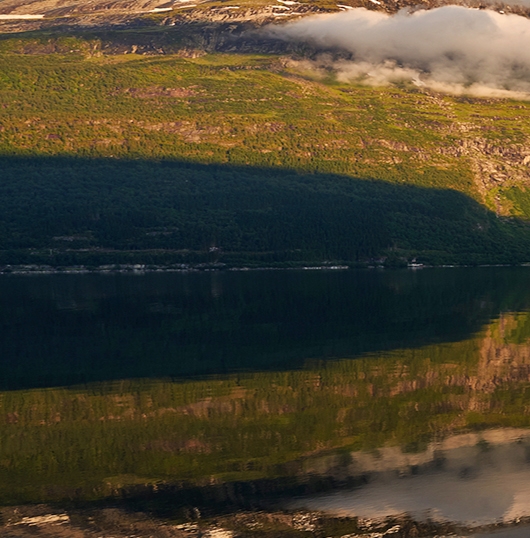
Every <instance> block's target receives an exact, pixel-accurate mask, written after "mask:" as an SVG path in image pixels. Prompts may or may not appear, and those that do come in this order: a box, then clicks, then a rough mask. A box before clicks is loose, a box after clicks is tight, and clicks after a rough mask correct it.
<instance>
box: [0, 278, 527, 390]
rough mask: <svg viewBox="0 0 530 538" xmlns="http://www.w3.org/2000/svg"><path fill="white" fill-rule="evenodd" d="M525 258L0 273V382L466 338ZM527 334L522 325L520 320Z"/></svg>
mask: <svg viewBox="0 0 530 538" xmlns="http://www.w3.org/2000/svg"><path fill="white" fill-rule="evenodd" d="M527 275H528V270H527V268H513V269H509V268H502V269H495V268H482V269H475V270H472V269H446V270H442V269H436V270H434V269H433V270H431V269H429V270H424V271H417V272H414V271H390V272H383V271H356V272H354V271H328V272H322V271H283V272H278V271H276V272H274V271H268V272H246V273H234V272H214V273H202V274H199V273H189V274H147V275H142V276H138V275H116V274H114V275H99V274H95V275H83V276H79V275H77V276H73V275H63V276H60V275H48V276H32V277H23V276H4V277H3V278H0V387H1V388H3V389H17V388H18V389H24V388H32V387H54V386H59V385H73V384H78V383H89V382H100V381H111V380H116V379H131V378H168V377H171V378H174V379H183V378H189V377H194V376H201V375H215V374H229V373H237V372H241V373H243V372H252V371H263V370H277V371H280V370H282V371H283V370H292V369H296V368H301V367H304V365H306V363H307V362H308V361H311V360H313V361H314V360H317V361H320V360H328V359H333V358H346V357H357V356H359V355H361V354H365V353H372V352H376V351H380V350H392V349H395V348H405V349H406V348H417V347H421V346H425V345H427V344H430V343H434V342H453V341H458V340H464V339H467V338H469V337H470V336H471V335H472V334H474V333H476V332H477V331H480V330H481V329H482V327H483V326H484V324H486V323H488V322H489V321H490V319H492V318H495V317H497V316H498V315H499V312H502V311H522V310H526V309H528V308H530V289H529V287H528V286H527V282H528V277H527ZM525 334H526V333H525Z"/></svg>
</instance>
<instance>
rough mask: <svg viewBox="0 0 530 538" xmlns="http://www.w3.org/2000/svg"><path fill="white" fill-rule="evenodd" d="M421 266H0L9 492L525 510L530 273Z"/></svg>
mask: <svg viewBox="0 0 530 538" xmlns="http://www.w3.org/2000/svg"><path fill="white" fill-rule="evenodd" d="M473 271H475V270H473ZM423 274H424V275H425V276H422V275H419V274H418V273H415V274H414V273H408V272H403V273H385V274H379V275H378V274H369V273H363V274H361V273H344V274H341V275H335V274H333V275H329V274H317V275H315V274H313V275H310V276H307V277H306V276H305V274H294V273H293V274H291V273H282V274H280V273H274V274H265V273H264V274H260V273H256V274H253V275H250V277H249V276H248V275H222V274H218V275H216V276H214V277H212V276H211V275H172V276H168V275H162V276H156V275H152V276H151V277H148V278H144V277H128V278H125V277H122V276H109V277H108V278H101V277H99V276H97V275H95V276H93V277H86V279H85V277H71V276H70V277H64V279H55V278H48V279H43V280H42V279H32V278H26V279H6V280H4V281H1V282H0V291H1V294H0V297H1V299H2V301H3V303H2V304H3V307H2V310H1V312H0V316H1V320H2V330H3V339H2V340H1V343H0V348H1V349H2V366H1V372H2V375H3V385H4V386H5V387H9V388H11V389H12V390H5V391H3V392H1V393H0V431H1V435H0V504H12V503H34V502H45V501H60V500H65V499H70V500H71V499H76V500H100V499H106V498H113V497H126V498H135V496H138V495H146V494H147V493H149V494H152V495H155V492H156V495H155V496H158V497H161V496H162V495H163V494H167V495H169V496H170V498H171V503H172V506H176V505H177V504H178V503H179V502H180V503H186V502H187V503H195V504H194V506H196V505H200V504H201V502H202V503H208V502H220V501H227V502H228V501H230V502H235V503H236V504H237V503H239V502H241V503H245V502H250V501H249V499H251V498H252V499H253V501H256V499H258V498H259V497H267V496H268V497H269V500H270V498H271V497H276V496H278V495H280V496H281V495H283V496H287V497H292V496H293V495H294V494H295V493H296V494H297V495H299V494H300V493H303V494H304V495H303V496H302V497H301V498H298V500H297V501H296V503H295V504H296V506H306V507H310V508H318V509H326V510H329V511H332V512H334V513H341V514H342V513H347V514H354V515H357V516H362V517H370V518H374V517H380V516H386V515H389V514H395V513H402V512H408V513H411V514H413V515H414V516H415V517H429V518H440V519H450V520H453V521H462V522H465V523H467V524H474V525H475V524H484V523H491V522H492V521H496V520H504V521H511V520H514V519H516V518H520V517H527V516H530V486H527V484H530V480H529V479H530V465H529V461H530V429H529V428H530V312H529V311H528V308H529V306H530V290H529V289H528V288H529V287H528V286H526V279H527V272H526V271H522V270H519V269H517V270H511V269H506V270H500V269H495V270H493V269H492V270H476V272H472V271H471V270H468V271H457V270H455V271H447V272H440V271H433V272H432V273H429V272H424V273H423ZM68 279H70V280H68ZM78 279H79V280H78ZM6 282H8V283H9V284H6ZM8 308H9V309H10V310H9V309H8ZM374 309H375V310H374ZM18 339H21V340H18ZM342 351H344V355H342V356H341V355H340V352H342ZM209 354H210V355H211V356H210V355H209ZM32 360H33V362H32ZM30 365H32V366H31V368H30V367H29V366H30ZM197 369H199V370H200V369H202V370H200V371H209V372H213V373H214V374H215V375H210V376H203V377H193V376H191V375H190V374H192V373H195V372H196V371H197ZM142 374H144V376H142ZM174 374H180V375H175V376H174V377H173V378H169V377H168V375H174ZM83 376H84V377H83ZM80 378H81V379H88V380H89V381H90V383H87V384H83V385H74V383H75V382H77V381H78V380H79V379H80ZM54 380H55V381H58V382H57V383H56V385H57V386H46V387H45V388H35V387H36V386H38V385H39V384H44V385H51V384H52V383H51V381H54ZM59 385H63V386H59ZM352 485H354V486H355V488H353V489H352V487H351V486H352ZM325 489H327V490H330V489H331V490H332V491H328V492H327V493H323V490H325ZM256 502H257V501H256ZM289 503H292V499H290V500H289V502H288V504H289ZM291 505H292V504H291Z"/></svg>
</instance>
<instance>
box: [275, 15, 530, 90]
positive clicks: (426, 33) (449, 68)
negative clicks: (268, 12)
mask: <svg viewBox="0 0 530 538" xmlns="http://www.w3.org/2000/svg"><path fill="white" fill-rule="evenodd" d="M266 32H267V33H268V34H269V35H270V36H273V37H276V38H278V39H283V40H289V41H291V40H295V41H305V42H309V43H312V44H313V45H316V46H317V47H322V49H323V50H326V49H328V50H329V49H330V48H337V47H338V48H340V49H343V50H345V51H348V52H350V53H351V55H352V60H348V61H346V60H341V61H336V62H332V63H330V62H329V61H326V60H324V59H321V60H320V62H319V61H317V62H316V65H318V64H320V66H321V67H324V66H327V67H332V68H334V69H335V70H336V72H337V73H338V77H339V79H341V80H344V81H347V80H349V81H363V82H365V83H368V84H373V85H383V84H388V83H391V82H396V81H399V80H409V81H412V82H413V83H415V84H417V85H419V86H427V87H430V88H432V89H435V90H439V91H448V92H451V93H468V94H474V95H479V96H493V97H495V96H497V97H523V98H529V97H530V20H529V19H527V18H525V17H522V16H519V15H512V14H507V15H503V14H499V13H496V12H495V11H490V10H478V9H469V8H465V7H460V6H444V7H440V8H437V9H432V10H429V11H424V10H421V11H415V12H413V13H410V12H408V11H401V12H399V13H397V14H395V15H388V14H386V13H381V12H375V11H368V10H367V9H364V8H358V9H353V10H348V11H345V12H341V13H336V14H332V15H319V16H315V17H308V18H305V19H302V20H300V21H297V22H294V23H290V24H286V25H284V26H269V27H268V28H267V29H266Z"/></svg>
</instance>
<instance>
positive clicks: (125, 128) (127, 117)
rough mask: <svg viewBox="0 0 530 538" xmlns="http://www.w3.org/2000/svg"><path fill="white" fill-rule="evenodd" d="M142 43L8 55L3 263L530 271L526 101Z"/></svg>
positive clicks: (58, 41)
mask: <svg viewBox="0 0 530 538" xmlns="http://www.w3.org/2000/svg"><path fill="white" fill-rule="evenodd" d="M157 32H158V34H157V35H159V34H160V32H159V31H157ZM132 35H134V34H133V33H131V32H124V33H122V34H120V33H114V34H112V35H111V36H110V37H109V35H107V37H106V38H103V37H101V36H96V35H92V36H90V37H86V38H82V37H76V38H74V37H71V38H67V37H61V38H56V37H53V36H51V35H43V34H40V35H25V36H22V37H20V36H19V37H16V38H15V37H13V38H6V37H4V38H3V40H2V41H1V43H0V51H1V52H0V63H1V65H2V68H1V70H0V109H1V110H2V115H1V118H0V161H1V163H0V164H1V173H0V174H1V176H0V177H1V182H0V190H1V197H0V204H2V208H1V211H0V249H1V252H0V259H1V261H2V262H3V263H51V264H54V265H61V264H62V265H65V264H72V263H88V264H93V265H98V264H100V263H114V262H116V263H119V262H125V261H134V262H138V263H177V262H179V263H184V262H199V261H202V262H205V261H210V262H211V261H220V262H226V263H234V264H241V263H243V264H252V263H257V264H263V263H286V262H298V263H302V262H306V263H307V262H309V263H316V262H321V261H323V260H335V261H337V260H338V261H347V262H358V261H360V262H363V261H366V260H368V259H370V258H372V257H378V256H383V255H389V254H390V256H391V258H403V259H412V258H414V257H418V256H419V257H422V258H423V259H424V260H425V261H428V262H431V263H444V262H458V263H487V262H521V261H527V260H529V259H530V228H528V226H527V224H526V221H527V219H528V218H529V217H530V196H529V194H528V192H527V184H528V179H529V178H530V175H529V174H528V170H527V164H526V163H527V160H528V159H526V160H525V157H527V155H530V146H529V144H528V137H529V135H530V119H529V116H528V114H527V113H526V112H527V108H528V105H527V104H526V103H525V102H513V101H508V100H479V99H470V98H466V97H450V96H444V95H438V94H432V93H427V92H424V91H420V90H419V89H417V88H408V87H387V88H370V87H363V86H353V85H344V84H339V83H337V82H336V81H334V80H333V78H332V77H331V76H330V77H328V78H320V79H318V80H317V79H316V78H315V75H314V73H313V74H312V73H310V72H305V71H303V70H302V65H303V64H301V63H296V62H295V63H293V62H292V61H288V60H287V59H285V58H283V57H279V56H274V55H241V54H219V53H217V54H207V55H201V54H199V55H198V57H195V58H189V57H188V58H185V57H182V54H174V55H165V56H164V55H159V56H138V55H133V54H128V55H112V56H109V55H102V54H101V50H102V49H103V50H105V47H106V46H107V45H109V43H116V42H119V41H120V40H121V41H122V42H123V40H125V37H126V38H127V39H128V40H129V41H130V40H131V36H132ZM164 35H165V36H166V37H164V39H166V40H167V39H169V38H168V37H167V35H166V34H164ZM124 36H125V37H124ZM138 36H140V37H139V38H138V39H140V40H141V39H143V40H147V41H149V40H151V42H152V40H153V39H155V37H156V35H155V34H153V33H149V31H145V32H143V33H142V32H140V33H139V34H138ZM142 36H143V37H142ZM146 36H147V37H146ZM127 46H128V45H127ZM192 55H195V56H197V54H192ZM212 252H214V253H215V254H214V255H212Z"/></svg>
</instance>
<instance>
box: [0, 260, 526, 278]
mask: <svg viewBox="0 0 530 538" xmlns="http://www.w3.org/2000/svg"><path fill="white" fill-rule="evenodd" d="M486 267H530V262H524V263H518V264H508V263H505V264H502V263H498V264H476V265H474V264H473V265H472V264H456V263H455V264H443V265H424V264H407V265H402V266H397V267H394V266H387V265H379V264H378V265H370V264H355V265H354V264H351V265H343V264H340V265H338V264H337V265H326V264H319V265H294V266H288V267H285V266H274V265H264V266H245V265H243V266H229V265H228V264H215V263H213V264H173V265H144V264H111V265H100V266H87V265H72V266H58V267H53V266H48V265H4V266H0V275H3V276H7V275H86V274H96V273H97V274H136V275H142V274H148V273H209V272H246V271H350V270H389V269H390V270H395V269H401V270H403V269H407V270H411V271H417V270H420V269H457V268H462V269H463V268H486Z"/></svg>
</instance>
